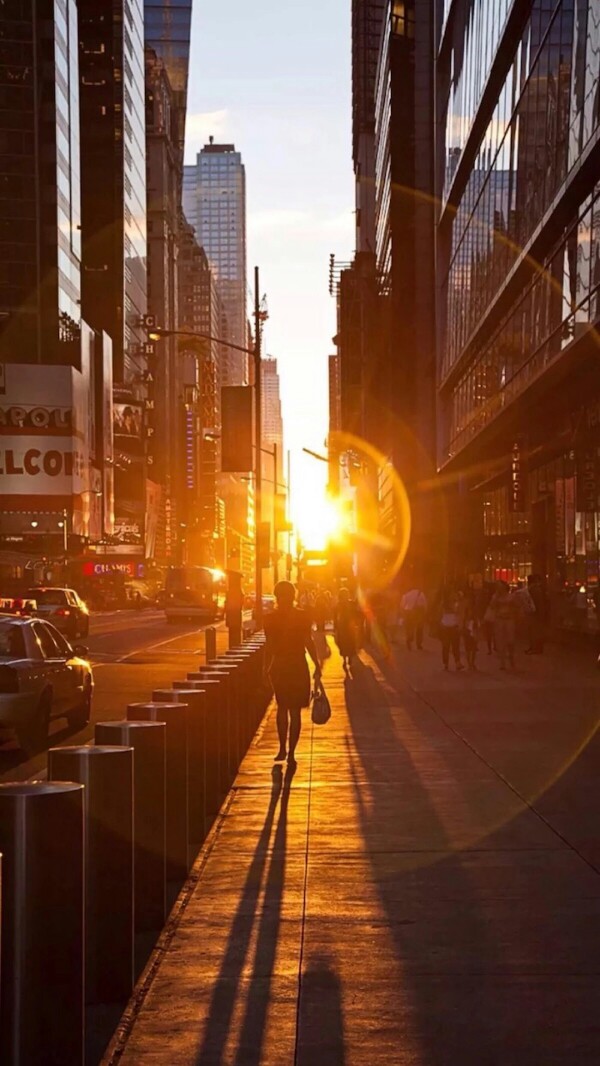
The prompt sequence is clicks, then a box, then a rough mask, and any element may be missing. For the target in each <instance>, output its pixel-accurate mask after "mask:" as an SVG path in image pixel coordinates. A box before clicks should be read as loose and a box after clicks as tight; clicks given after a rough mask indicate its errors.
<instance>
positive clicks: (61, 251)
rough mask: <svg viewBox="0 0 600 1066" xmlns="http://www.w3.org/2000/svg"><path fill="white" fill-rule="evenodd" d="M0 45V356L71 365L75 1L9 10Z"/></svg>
mask: <svg viewBox="0 0 600 1066" xmlns="http://www.w3.org/2000/svg"><path fill="white" fill-rule="evenodd" d="M2 40H3V46H4V51H5V59H4V60H3V65H2V66H1V67H0V88H1V89H2V94H3V100H4V101H5V102H4V104H3V110H2V111H1V112H0V140H1V143H2V164H1V171H2V182H1V183H0V222H1V231H0V356H1V359H2V361H3V362H21V363H58V364H68V363H73V364H75V363H77V362H78V360H79V335H80V320H81V225H80V223H81V217H80V172H79V62H78V38H77V6H76V3H75V0H36V2H34V3H32V4H30V5H28V6H26V7H23V8H22V9H21V8H20V7H19V6H18V5H7V10H3V13H2ZM42 55H43V59H42Z"/></svg>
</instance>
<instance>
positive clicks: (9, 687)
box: [0, 666, 19, 692]
mask: <svg viewBox="0 0 600 1066" xmlns="http://www.w3.org/2000/svg"><path fill="white" fill-rule="evenodd" d="M18 691H19V675H18V674H17V671H16V670H13V669H12V667H11V666H0V692H18Z"/></svg>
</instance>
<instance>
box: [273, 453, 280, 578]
mask: <svg viewBox="0 0 600 1066" xmlns="http://www.w3.org/2000/svg"><path fill="white" fill-rule="evenodd" d="M277 474H278V470H277V441H276V440H274V441H273V588H275V585H276V584H277V582H278V581H279V559H278V554H279V553H278V548H279V545H278V536H277V518H278V515H277V499H278V497H277V493H278V491H279V478H278V476H277Z"/></svg>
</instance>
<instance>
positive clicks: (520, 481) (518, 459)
mask: <svg viewBox="0 0 600 1066" xmlns="http://www.w3.org/2000/svg"><path fill="white" fill-rule="evenodd" d="M526 507H527V505H526V492H525V463H524V462H523V454H522V446H521V441H519V440H516V441H515V442H514V444H513V446H512V452H511V459H510V486H509V491H508V509H509V511H511V512H512V513H513V514H516V513H518V512H521V511H525V510H526Z"/></svg>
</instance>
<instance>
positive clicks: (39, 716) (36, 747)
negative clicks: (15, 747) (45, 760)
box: [18, 692, 52, 755]
mask: <svg viewBox="0 0 600 1066" xmlns="http://www.w3.org/2000/svg"><path fill="white" fill-rule="evenodd" d="M51 710H52V694H51V693H50V692H44V693H43V695H42V697H41V699H40V702H39V704H38V708H37V712H36V716H35V721H34V722H31V724H30V725H29V727H28V729H26V730H23V731H22V732H19V733H18V740H19V744H20V746H21V747H22V748H23V751H24V752H25V753H26V754H27V755H35V754H36V753H37V752H38V751H43V750H44V749H45V748H46V747H47V745H48V730H49V728H50V712H51Z"/></svg>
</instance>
